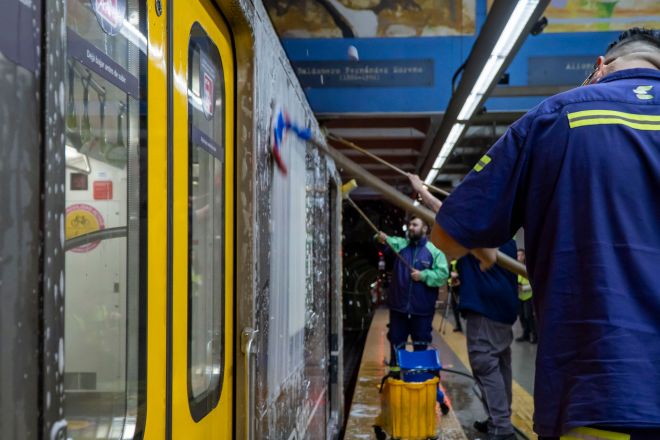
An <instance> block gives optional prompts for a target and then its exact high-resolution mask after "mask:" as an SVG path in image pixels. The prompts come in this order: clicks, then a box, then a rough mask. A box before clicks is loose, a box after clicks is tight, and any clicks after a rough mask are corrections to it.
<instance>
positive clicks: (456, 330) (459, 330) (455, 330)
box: [452, 328, 463, 333]
mask: <svg viewBox="0 0 660 440" xmlns="http://www.w3.org/2000/svg"><path fill="white" fill-rule="evenodd" d="M452 331H453V332H461V333H463V329H462V328H455V329H454V330H452Z"/></svg>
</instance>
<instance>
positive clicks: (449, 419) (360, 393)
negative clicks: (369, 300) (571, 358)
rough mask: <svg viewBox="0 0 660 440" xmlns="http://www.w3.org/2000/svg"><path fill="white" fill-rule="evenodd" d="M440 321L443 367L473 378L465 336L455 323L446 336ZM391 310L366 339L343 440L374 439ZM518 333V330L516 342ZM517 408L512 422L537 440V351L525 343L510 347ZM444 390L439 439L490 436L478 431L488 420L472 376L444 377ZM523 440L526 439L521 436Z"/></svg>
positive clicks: (379, 314) (436, 341)
mask: <svg viewBox="0 0 660 440" xmlns="http://www.w3.org/2000/svg"><path fill="white" fill-rule="evenodd" d="M441 322H442V318H441V315H440V313H436V316H435V318H434V323H433V328H434V332H433V345H434V346H435V347H436V348H437V349H438V352H439V354H440V360H441V362H442V364H443V367H444V368H448V369H453V370H457V371H460V372H463V373H467V374H470V369H469V363H468V356H467V347H466V342H465V336H464V335H463V333H461V332H454V331H453V329H454V327H453V325H452V322H450V321H446V322H445V325H444V332H443V334H440V333H439V331H438V330H439V329H440V326H441ZM387 323H388V311H387V309H385V308H382V309H378V310H377V311H376V312H375V314H374V317H373V320H372V322H371V327H370V329H369V333H368V335H367V339H366V343H365V347H364V352H363V354H362V360H361V363H360V370H359V373H358V378H357V383H356V386H355V392H354V395H353V400H352V404H351V408H350V414H349V418H348V421H347V425H346V434H345V436H344V438H345V439H373V438H375V435H374V430H373V425H374V422H375V419H376V417H377V416H378V414H379V413H380V396H379V393H378V386H379V385H380V381H381V379H382V377H383V376H384V375H385V374H386V373H387V367H386V363H385V361H386V360H387V359H388V358H389V343H388V341H387V337H386V334H387ZM519 334H520V330H519V327H518V326H517V325H516V326H514V337H515V336H517V335H519ZM511 348H512V369H513V377H514V384H513V405H512V413H513V414H512V421H513V423H514V425H515V426H516V427H517V428H518V429H519V430H520V431H522V432H523V433H524V434H525V435H526V436H527V438H530V439H536V435H535V434H534V433H533V432H532V414H533V412H534V405H533V400H532V397H531V393H532V385H533V380H532V379H533V374H534V370H533V368H534V358H535V355H536V347H535V346H533V345H531V344H529V343H526V342H513V344H512V347H511ZM441 381H442V385H443V387H444V389H445V392H446V394H447V396H448V397H449V400H450V407H451V411H450V412H449V414H447V415H445V416H442V415H441V414H440V410H439V408H438V407H437V406H436V435H437V437H438V438H439V439H442V440H463V439H465V440H477V439H484V438H485V437H486V436H485V435H484V434H481V433H479V432H477V431H476V430H474V428H473V427H472V424H473V423H474V421H475V420H483V419H485V418H486V415H485V412H484V409H483V407H482V404H481V402H480V401H479V399H478V397H477V395H476V394H475V392H474V391H473V388H474V382H473V380H472V379H470V378H468V377H464V376H461V375H457V374H453V373H450V372H443V373H442V378H441ZM519 438H521V439H524V438H525V437H523V436H519Z"/></svg>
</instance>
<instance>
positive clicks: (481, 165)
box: [474, 154, 492, 173]
mask: <svg viewBox="0 0 660 440" xmlns="http://www.w3.org/2000/svg"><path fill="white" fill-rule="evenodd" d="M491 160H492V159H491V158H490V156H488V155H487V154H484V155H483V157H482V158H481V159H479V162H477V164H476V165H475V166H474V170H475V171H476V172H477V173H478V172H479V171H481V170H483V169H484V167H485V166H486V165H488V164H489V163H490V161H491Z"/></svg>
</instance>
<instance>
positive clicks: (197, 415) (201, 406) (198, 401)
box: [187, 21, 227, 422]
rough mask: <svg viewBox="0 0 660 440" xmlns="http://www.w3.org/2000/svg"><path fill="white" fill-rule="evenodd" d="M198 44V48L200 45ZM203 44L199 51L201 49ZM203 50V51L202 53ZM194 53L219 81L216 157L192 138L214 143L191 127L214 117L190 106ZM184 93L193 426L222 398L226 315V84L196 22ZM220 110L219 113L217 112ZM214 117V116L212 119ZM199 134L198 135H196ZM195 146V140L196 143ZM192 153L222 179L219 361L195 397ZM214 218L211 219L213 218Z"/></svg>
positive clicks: (207, 38) (219, 63) (217, 295)
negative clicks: (210, 63) (203, 58)
mask: <svg viewBox="0 0 660 440" xmlns="http://www.w3.org/2000/svg"><path fill="white" fill-rule="evenodd" d="M200 43H201V44H200ZM202 44H203V47H202ZM204 49H206V50H204ZM195 50H197V51H198V53H205V56H206V58H207V59H208V61H214V63H213V66H214V67H215V68H216V70H217V71H216V72H215V74H216V75H217V78H219V79H220V86H221V87H220V88H219V90H218V92H217V93H218V94H219V97H220V102H221V108H220V109H217V106H216V104H215V103H216V99H215V98H216V96H215V95H214V96H213V99H212V108H213V110H212V111H213V113H214V115H215V114H216V112H217V113H219V118H220V121H221V127H220V128H221V133H222V139H221V141H220V142H219V143H217V144H216V146H217V147H219V148H218V150H219V151H217V150H216V154H213V153H211V151H210V150H209V149H208V148H203V147H201V146H200V145H199V143H197V144H196V143H195V141H194V138H195V137H197V138H199V137H200V136H201V137H202V138H203V139H202V141H201V143H203V142H205V141H211V143H212V142H214V141H215V140H216V139H215V138H213V137H212V136H207V135H206V134H205V133H203V130H201V129H199V128H197V127H196V126H195V124H194V120H193V119H194V118H193V115H194V114H195V112H197V113H199V114H202V118H204V117H206V119H207V120H213V119H214V116H211V117H210V119H209V115H208V114H205V113H204V111H203V109H202V110H200V109H198V108H195V105H193V102H194V101H196V100H197V101H199V99H200V97H199V96H194V93H193V91H192V90H191V89H192V88H193V87H194V86H196V88H199V89H200V90H201V88H202V87H203V85H201V84H200V83H197V84H196V85H193V81H194V80H195V79H198V78H197V75H199V74H200V69H201V67H199V68H198V69H197V71H194V67H195V66H194V63H193V60H194V55H195ZM197 58H198V60H199V61H198V63H199V64H201V63H202V61H201V55H198V57H197ZM187 64H188V65H187V74H188V78H187V89H188V200H189V201H190V202H189V204H188V269H187V276H188V279H187V281H188V282H187V286H188V298H187V306H188V323H187V327H188V328H187V332H188V335H187V358H188V359H187V371H188V373H187V388H188V405H189V408H190V413H191V416H192V418H193V420H195V422H199V421H200V420H201V419H203V418H204V417H205V416H206V415H207V414H209V413H210V412H211V411H212V410H213V409H214V408H215V407H216V406H217V405H218V403H219V401H220V396H221V394H222V390H223V382H224V374H225V360H226V359H225V355H226V353H225V346H226V344H225V338H226V334H225V331H224V330H225V329H224V325H225V322H226V314H225V304H226V294H227V292H226V289H225V285H224V284H225V281H226V276H227V274H226V273H225V270H226V268H225V263H226V252H225V251H226V249H225V247H226V239H225V237H224V234H225V229H226V221H227V218H226V209H225V208H226V203H227V188H226V186H225V180H226V172H227V169H226V160H225V159H226V158H225V149H226V130H227V121H226V105H225V99H226V84H225V78H224V66H223V63H222V57H221V55H220V50H219V49H218V47H217V45H216V44H215V42H214V41H213V39H212V38H211V37H210V36H209V34H208V32H206V30H205V29H204V27H203V26H202V25H201V23H199V22H197V21H196V22H194V23H193V25H192V26H191V29H190V32H189V40H188V60H187ZM199 105H200V104H199V102H197V106H199ZM201 105H202V106H203V105H204V104H203V103H202V104H201ZM218 110H220V111H218ZM216 116H217V115H216ZM200 132H201V134H200ZM198 142H199V140H198ZM194 152H196V153H197V154H200V153H202V154H208V155H209V156H210V157H211V160H213V161H217V162H214V163H213V168H214V170H215V166H218V165H219V166H221V174H220V175H221V178H222V183H221V202H220V206H217V205H215V204H214V205H215V206H214V208H219V209H217V212H216V209H214V213H215V214H217V215H219V216H220V222H221V223H220V225H219V231H220V234H221V235H222V239H221V240H220V242H219V245H218V246H220V259H219V260H220V261H219V262H216V261H214V260H212V262H213V263H216V264H215V265H214V266H213V267H214V268H215V272H217V273H219V274H220V276H219V281H217V280H215V279H214V280H213V281H215V282H217V284H219V286H220V288H219V289H213V299H212V303H213V306H214V307H215V306H216V302H217V304H219V305H218V306H217V307H218V312H219V316H217V318H218V320H219V325H218V330H219V334H218V336H219V337H218V339H219V341H218V343H217V347H218V350H217V352H216V351H212V354H211V356H212V357H214V356H218V358H219V359H217V365H218V366H219V368H218V372H217V374H216V373H215V369H214V366H215V365H216V362H214V361H212V362H211V363H210V366H211V368H212V373H211V378H210V381H209V385H208V387H207V388H206V390H204V391H203V392H201V393H199V394H197V395H196V394H195V393H194V389H193V366H192V361H193V348H194V347H193V345H194V344H193V324H194V318H195V317H194V316H193V314H194V307H193V306H194V305H193V285H194V277H193V272H192V269H193V264H192V261H193V227H192V226H193V223H194V218H195V215H196V212H195V207H194V203H193V198H194V197H193V187H194V185H193V177H194V167H193V153H194ZM196 171H197V173H198V174H199V164H198V169H197V170H196ZM215 214H214V215H215ZM212 316H213V321H212V324H211V328H212V330H213V329H214V328H215V324H216V322H215V318H216V316H215V315H212ZM214 337H215V335H213V336H212V337H211V340H210V341H208V342H209V343H210V344H211V347H212V350H213V348H215V347H216V345H215V343H214V340H213V338H214ZM208 366H209V365H208V364H207V365H205V367H208Z"/></svg>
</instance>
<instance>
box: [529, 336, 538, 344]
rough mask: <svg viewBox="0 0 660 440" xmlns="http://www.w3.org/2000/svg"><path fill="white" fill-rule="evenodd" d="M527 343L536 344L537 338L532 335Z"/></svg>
mask: <svg viewBox="0 0 660 440" xmlns="http://www.w3.org/2000/svg"><path fill="white" fill-rule="evenodd" d="M529 343H530V344H538V343H539V340H538V338H537V337H536V336H532V337H530V338H529Z"/></svg>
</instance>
